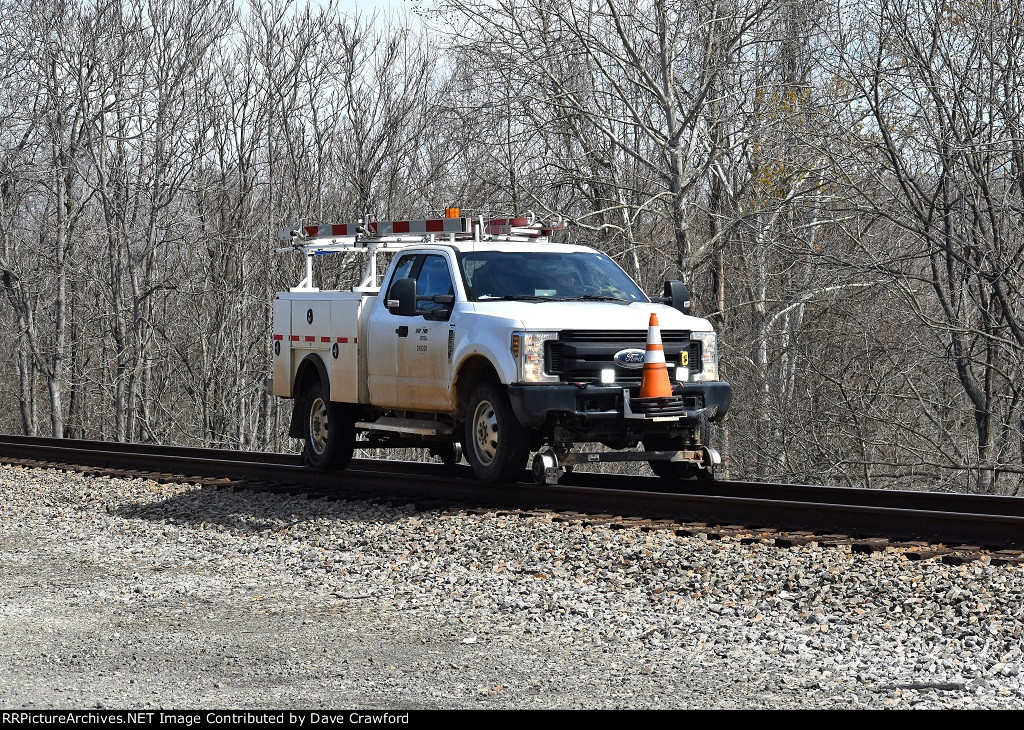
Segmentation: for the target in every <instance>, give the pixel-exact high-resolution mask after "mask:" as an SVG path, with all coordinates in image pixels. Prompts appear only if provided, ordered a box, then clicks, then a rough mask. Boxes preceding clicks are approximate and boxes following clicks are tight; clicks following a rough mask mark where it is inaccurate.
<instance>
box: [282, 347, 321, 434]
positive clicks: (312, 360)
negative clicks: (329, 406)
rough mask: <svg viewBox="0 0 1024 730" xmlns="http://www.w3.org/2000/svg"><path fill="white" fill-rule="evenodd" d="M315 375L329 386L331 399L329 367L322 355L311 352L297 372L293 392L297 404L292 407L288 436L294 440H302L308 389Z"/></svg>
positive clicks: (303, 359) (300, 364)
mask: <svg viewBox="0 0 1024 730" xmlns="http://www.w3.org/2000/svg"><path fill="white" fill-rule="evenodd" d="M313 373H316V376H315V377H316V378H318V379H319V381H320V382H321V383H322V384H323V385H325V386H327V394H328V396H327V397H328V399H330V392H331V380H330V378H329V377H328V375H327V366H326V365H324V361H323V359H322V358H321V357H320V355H318V354H317V353H315V352H311V353H309V354H308V355H306V356H305V357H304V358H302V361H301V362H300V363H299V368H298V370H297V371H296V372H295V387H294V389H293V391H292V392H293V393H294V394H295V403H294V405H293V406H292V420H291V423H290V424H289V426H288V435H289V436H291V437H292V438H296V439H300V438H302V436H303V430H302V419H303V418H304V416H305V414H304V413H303V410H304V408H305V405H306V388H307V387H309V383H310V382H311V381H312V379H313V377H314V376H313Z"/></svg>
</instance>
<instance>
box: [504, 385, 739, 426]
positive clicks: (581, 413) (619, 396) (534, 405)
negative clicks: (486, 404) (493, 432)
mask: <svg viewBox="0 0 1024 730" xmlns="http://www.w3.org/2000/svg"><path fill="white" fill-rule="evenodd" d="M638 390H639V388H637V387H634V388H632V390H630V389H629V388H624V387H622V386H616V385H592V384H589V383H587V384H582V385H573V384H571V383H558V384H553V385H546V384H539V385H510V386H509V389H508V391H509V398H510V400H511V401H512V410H513V411H515V414H516V417H517V418H518V419H519V422H520V423H522V424H523V425H525V426H540V425H542V424H544V422H545V421H547V420H548V418H549V417H550V416H561V417H566V416H569V417H574V418H576V419H578V421H579V422H580V423H582V424H584V425H587V424H592V425H594V426H600V425H609V424H610V423H612V422H615V421H624V422H625V421H627V420H628V421H629V422H630V423H631V425H634V424H635V425H639V424H640V423H643V422H645V421H646V422H651V423H655V422H660V421H663V420H664V419H660V418H657V417H648V416H644V415H640V414H636V413H632V412H631V409H630V408H629V402H628V401H629V399H628V398H627V394H628V396H629V398H636V396H637V391H638ZM672 394H673V395H678V396H680V397H681V398H682V399H683V411H682V413H681V414H680V415H679V417H678V418H673V419H672V420H678V421H682V422H686V421H691V420H693V421H695V420H697V419H699V418H700V417H701V415H702V414H703V415H706V416H707V417H708V418H709V419H710V420H713V421H714V420H717V419H719V418H721V417H722V416H724V415H725V414H726V413H728V411H729V406H730V405H731V403H732V386H730V385H729V383H725V382H722V381H714V382H708V383H681V384H677V385H676V386H675V387H674V388H673V389H672Z"/></svg>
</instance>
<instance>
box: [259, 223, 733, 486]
mask: <svg viewBox="0 0 1024 730" xmlns="http://www.w3.org/2000/svg"><path fill="white" fill-rule="evenodd" d="M550 233H551V226H550V225H548V224H544V223H539V222H536V221H533V220H532V219H500V220H491V221H488V222H484V221H483V220H480V221H479V222H478V221H474V220H472V219H469V218H460V217H456V218H450V219H432V220H421V221H387V222H380V221H378V222H373V223H368V224H345V225H327V226H306V227H304V228H301V229H297V230H284V229H282V231H281V232H280V233H279V237H280V238H281V239H282V240H285V241H287V242H288V243H289V245H288V246H287V247H286V249H287V250H291V249H294V250H298V251H300V252H302V253H304V254H306V256H307V276H306V279H304V280H303V282H302V283H301V284H300V285H299V286H297V287H295V288H293V289H291V290H290V291H287V292H281V293H278V294H277V295H276V297H275V301H274V325H273V377H272V378H271V380H270V385H269V387H270V392H271V393H272V394H273V395H275V396H280V397H282V398H291V399H294V408H293V411H292V419H291V426H290V430H289V435H290V436H292V437H295V438H301V439H303V440H304V442H305V443H304V448H303V455H304V459H305V461H306V463H307V464H308V465H310V466H312V467H314V468H318V469H341V468H344V467H345V466H346V465H347V464H348V462H349V460H350V459H351V457H352V453H353V450H354V449H356V448H380V447H385V448H387V447H394V448H407V447H422V448H427V449H429V450H430V451H431V452H432V453H434V454H435V455H438V456H440V457H441V458H442V460H443V461H445V462H446V463H455V462H458V461H460V460H461V458H462V456H463V455H464V456H465V458H466V460H467V461H468V462H469V465H470V466H471V467H472V470H473V472H474V474H475V475H476V477H477V478H478V479H480V480H481V481H483V482H487V483H497V482H508V481H515V480H518V479H520V478H521V477H522V476H523V475H524V472H525V470H526V469H527V467H528V466H530V467H532V473H533V477H534V479H535V480H536V481H538V482H541V483H554V482H556V481H557V480H558V479H559V477H560V476H561V475H562V474H563V473H564V471H565V470H566V468H569V469H571V468H572V467H573V466H576V465H580V464H586V463H592V462H603V461H646V462H648V463H649V464H650V466H651V468H652V469H653V471H654V472H655V473H656V474H657V475H659V476H662V477H664V478H666V479H708V478H711V477H712V476H713V472H714V468H715V466H716V465H717V464H719V463H720V462H721V459H720V456H719V454H718V452H717V451H716V450H715V449H714V448H713V446H712V445H711V443H710V433H711V430H710V423H711V422H712V421H715V420H717V419H719V418H721V417H722V416H724V415H725V413H726V412H727V410H728V408H729V404H730V400H731V389H730V386H729V384H728V383H725V382H722V381H720V380H719V379H718V375H719V373H718V350H717V341H716V336H715V333H714V331H713V330H712V328H711V325H710V324H709V323H708V321H707V320H705V319H700V318H698V317H694V316H691V315H690V314H689V293H688V291H687V290H686V287H685V286H684V285H683V284H682V282H679V281H672V282H666V284H665V296H663V297H658V298H656V299H653V300H652V299H651V298H649V297H648V296H647V295H646V294H644V292H643V291H642V290H641V289H640V287H639V286H637V284H636V283H635V282H634V281H633V280H632V279H631V278H630V277H629V276H628V275H627V274H626V273H625V272H624V271H623V270H622V269H621V268H620V267H619V266H618V265H617V264H616V263H615V262H614V261H613V260H612V259H611V258H609V257H608V256H607V255H605V254H604V253H601V252H600V251H597V250H595V249H593V248H588V247H586V246H581V245H572V244H559V243H551V242H549V241H548V236H549V235H550ZM286 249H281V250H286ZM353 251H358V252H365V253H367V254H368V255H369V256H370V263H369V264H368V266H367V272H366V274H365V276H364V280H363V283H362V284H361V285H360V286H357V287H353V288H352V289H351V290H347V291H321V290H319V289H316V288H314V287H313V286H312V280H313V272H312V260H313V258H314V256H316V255H321V254H326V253H336V252H349V253H351V252H353ZM384 252H393V255H392V259H391V262H390V265H389V266H388V267H387V269H386V271H385V273H384V275H383V277H382V278H381V277H378V275H377V271H376V259H377V255H378V254H379V253H384ZM652 313H655V314H656V315H657V318H658V321H659V324H660V334H661V338H662V342H663V347H664V356H665V361H666V363H667V366H668V373H669V376H670V378H671V396H670V397H663V398H658V399H651V398H646V399H640V398H639V388H640V380H641V373H642V368H643V363H644V360H645V351H646V345H647V341H648V330H649V322H650V320H651V316H650V315H651V314H652ZM595 443H600V444H603V445H604V446H605V447H607V448H606V449H594V447H593V446H591V447H589V448H590V450H581V445H586V444H595ZM531 453H534V458H533V460H532V463H528V462H529V460H530V454H531Z"/></svg>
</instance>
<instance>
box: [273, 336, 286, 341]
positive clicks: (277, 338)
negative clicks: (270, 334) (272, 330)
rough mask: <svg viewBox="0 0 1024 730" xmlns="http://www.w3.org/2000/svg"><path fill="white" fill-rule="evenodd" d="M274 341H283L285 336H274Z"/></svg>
mask: <svg viewBox="0 0 1024 730" xmlns="http://www.w3.org/2000/svg"><path fill="white" fill-rule="evenodd" d="M274 339H275V340H283V339H284V335H274Z"/></svg>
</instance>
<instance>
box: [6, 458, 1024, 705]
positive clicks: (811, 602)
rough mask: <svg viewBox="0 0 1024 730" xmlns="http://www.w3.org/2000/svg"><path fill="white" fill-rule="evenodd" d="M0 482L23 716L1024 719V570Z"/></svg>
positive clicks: (189, 488) (536, 524)
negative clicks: (1009, 712)
mask: <svg viewBox="0 0 1024 730" xmlns="http://www.w3.org/2000/svg"><path fill="white" fill-rule="evenodd" d="M341 478H343V477H341ZM0 490H2V494H3V499H2V500H0V596H2V599H0V636H2V637H3V639H2V641H0V707H3V708H8V709H14V708H23V707H27V708H35V709H51V708H61V709H63V708H83V709H87V708H96V707H103V708H117V709H136V708H137V709H146V708H155V707H159V708H174V709H201V708H215V709H221V708H264V709H277V708H305V709H318V708H342V709H507V708H517V709H533V708H536V709H540V708H543V709H597V708H620V709H647V708H659V709H683V708H701V709H734V708H745V709H761V708H772V709H796V708H807V709H811V708H825V709H848V708H923V709H937V708H991V709H996V708H1000V709H1024V687H1022V684H1021V676H1020V672H1021V668H1022V661H1024V652H1022V649H1024V643H1022V642H1024V600H1022V589H1024V571H1022V569H1021V568H1020V567H1017V566H1005V565H1004V566H993V565H991V564H989V563H988V562H987V561H979V562H974V563H969V564H966V565H961V566H953V565H945V564H943V563H941V562H939V561H919V562H913V561H909V560H907V559H906V558H904V557H903V556H902V555H901V554H900V553H899V552H896V551H892V550H887V551H884V552H879V553H875V554H872V555H852V554H851V553H850V552H849V551H848V550H844V549H842V548H818V547H816V546H814V545H813V544H812V545H810V546H804V547H800V548H790V549H781V548H777V547H774V546H773V545H767V544H758V543H755V544H750V545H744V544H742V543H740V542H738V541H733V540H721V541H718V540H715V541H709V540H706V539H702V538H701V537H678V536H676V535H675V534H674V533H672V532H670V531H651V532H644V531H640V530H637V529H621V530H612V529H609V528H605V527H595V526H589V527H584V526H582V525H579V524H572V523H562V522H551V521H550V520H549V519H547V518H545V517H542V516H538V517H531V518H526V519H523V518H518V517H509V516H499V515H498V514H495V513H488V514H482V515H478V514H467V513H461V512H445V513H438V512H417V511H416V510H415V509H414V508H413V507H412V506H411V505H408V506H397V507H396V506H393V505H381V504H376V503H371V502H347V501H334V500H325V499H319V500H307V499H304V498H301V497H286V496H281V495H273V494H264V493H252V492H245V491H231V490H217V489H215V488H212V487H209V486H198V485H190V484H158V483H156V482H153V481H148V480H144V479H119V478H93V477H86V476H83V475H81V474H77V473H72V472H62V471H59V470H45V469H26V468H19V467H11V466H0Z"/></svg>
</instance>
